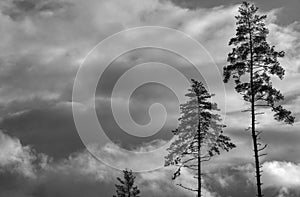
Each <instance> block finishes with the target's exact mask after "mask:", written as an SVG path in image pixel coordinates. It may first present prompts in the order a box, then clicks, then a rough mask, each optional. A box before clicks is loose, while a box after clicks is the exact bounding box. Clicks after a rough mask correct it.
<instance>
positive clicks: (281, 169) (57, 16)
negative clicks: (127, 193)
mask: <svg viewBox="0 0 300 197" xmlns="http://www.w3.org/2000/svg"><path fill="white" fill-rule="evenodd" d="M239 3H240V1H236V0H227V1H226V0H224V1H220V0H210V1H206V0H203V1H199V0H107V1H105V0H87V1H82V0H3V1H1V2H0V128H1V130H0V197H2V196H3V197H7V196H10V197H14V196H15V197H25V196H26V197H33V196H34V197H48V196H49V197H50V196H56V197H60V196H61V197H62V196H64V197H65V196H72V197H79V196H85V197H96V196H98V197H99V196H103V197H106V196H112V195H113V193H114V190H115V188H114V183H115V182H116V177H117V176H120V175H121V172H120V171H119V170H117V169H115V168H112V167H111V166H109V165H106V164H104V163H102V162H101V161H99V160H97V159H95V158H94V157H93V156H92V155H91V154H90V152H89V151H87V150H86V147H85V145H84V143H83V142H82V140H81V138H80V137H79V134H78V132H77V129H76V126H75V123H74V119H73V115H72V104H73V105H74V102H73V103H72V89H73V85H74V80H75V76H76V73H77V71H78V70H79V68H80V64H81V63H82V62H83V60H84V58H85V57H86V55H87V54H88V53H89V52H90V50H91V49H92V48H93V47H95V46H96V45H97V44H98V43H99V42H100V41H102V40H104V39H105V38H107V37H109V36H111V35H113V34H115V33H118V32H120V31H122V30H126V29H128V28H133V27H140V26H163V27H168V28H172V29H175V30H180V31H182V32H184V33H186V34H187V35H189V36H191V38H193V39H195V40H196V41H198V42H199V43H201V44H202V46H203V47H204V48H205V50H207V52H208V53H209V54H210V55H211V57H212V59H213V62H212V61H211V60H210V61H207V59H205V58H203V56H201V55H199V54H198V51H194V50H193V49H192V48H190V47H189V45H187V44H186V42H182V41H180V40H179V39H177V37H174V36H170V35H166V34H159V35H154V36H153V35H152V36H153V37H154V38H157V39H159V42H160V43H162V44H170V43H171V44H170V46H171V45H172V46H173V47H175V48H176V47H177V48H178V50H179V51H180V50H181V51H183V52H184V53H186V54H188V55H190V56H191V58H192V59H195V60H196V61H197V62H196V64H197V65H196V67H197V68H198V69H200V71H202V72H200V73H198V72H197V71H198V70H197V69H196V68H195V67H194V65H192V64H191V62H189V61H187V60H186V59H184V58H183V57H182V56H180V55H181V54H176V53H173V52H172V51H168V50H163V49H153V48H144V49H139V50H133V51H130V52H128V53H124V54H117V55H118V56H116V57H117V58H116V59H114V61H111V64H110V65H109V66H108V67H107V69H106V70H105V71H104V74H103V76H102V77H101V79H100V80H99V83H98V86H97V91H96V93H95V97H96V98H95V106H96V111H97V115H98V119H99V122H100V123H101V125H102V127H103V129H104V130H105V133H106V135H107V136H108V138H109V139H110V140H111V142H109V143H105V144H102V147H100V148H99V147H96V148H95V147H94V151H95V152H97V153H99V155H101V156H105V160H106V161H107V162H110V163H111V164H115V165H116V166H122V167H129V168H134V169H144V170H145V169H147V168H148V169H153V168H155V167H157V166H161V164H162V163H163V158H164V156H165V155H166V151H165V150H164V149H163V148H162V149H160V151H157V152H154V153H153V154H152V155H151V157H148V156H146V155H145V156H140V154H139V152H145V151H146V152H147V151H151V150H155V149H157V148H159V147H161V146H162V145H165V144H166V143H167V142H168V141H169V140H172V133H171V131H172V130H173V129H175V128H176V127H177V124H178V122H177V118H178V117H179V103H180V99H178V98H177V97H176V95H175V93H174V92H173V91H172V88H171V87H167V86H164V85H161V84H158V83H154V82H153V83H147V84H144V85H141V86H140V87H136V89H135V90H134V92H133V94H132V95H131V97H130V102H129V101H128V100H126V93H127V91H129V89H131V88H132V87H131V86H130V85H127V86H126V85H125V88H121V89H119V91H120V93H118V97H117V98H114V99H117V101H118V105H119V107H122V106H128V109H129V111H130V115H131V118H132V119H133V120H134V121H135V122H136V123H137V124H141V125H147V124H148V123H149V122H150V123H151V121H153V122H154V123H153V125H152V126H153V128H155V126H156V124H158V123H157V122H155V121H156V120H157V121H160V120H162V119H164V117H165V115H166V122H165V124H164V125H163V127H162V128H160V130H159V131H158V132H156V133H155V134H154V135H150V134H152V133H149V131H148V130H147V131H146V130H145V131H144V130H141V132H143V133H142V134H143V135H145V136H147V137H138V136H133V135H131V134H130V133H127V132H124V131H123V130H122V128H120V126H119V125H118V124H117V122H116V120H115V119H114V117H113V115H112V109H111V105H110V104H111V103H110V102H111V100H110V99H111V97H112V92H113V88H114V86H115V85H116V82H117V80H118V79H119V78H120V77H121V76H122V75H123V74H124V73H125V72H126V71H128V70H130V69H132V68H133V67H134V66H135V65H139V64H142V63H146V62H154V61H156V62H161V63H164V64H168V65H170V66H172V67H174V68H176V69H177V70H178V71H179V72H180V73H182V74H183V75H184V76H185V77H187V78H189V79H190V78H196V79H198V80H200V81H203V83H204V84H205V85H207V86H208V87H210V89H215V92H213V93H216V96H215V97H216V101H218V102H220V103H218V104H220V107H221V109H225V108H223V107H222V105H223V104H224V106H225V107H226V119H225V124H226V125H227V128H226V129H225V133H226V135H229V136H230V137H231V138H232V140H233V142H234V143H235V144H236V145H237V148H236V149H234V150H232V151H231V152H229V153H224V154H222V155H220V156H218V157H216V158H214V159H213V160H212V161H210V163H208V164H204V170H205V171H206V172H207V175H206V178H205V188H203V191H204V194H205V196H207V197H229V196H231V197H240V196H245V197H248V196H249V197H250V196H251V197H253V196H254V193H255V181H254V169H253V165H252V162H253V158H252V155H253V153H252V143H251V138H250V133H248V132H246V131H245V129H246V128H247V127H248V126H249V122H250V121H249V115H248V114H247V113H242V112H241V111H242V110H244V109H246V108H247V106H246V105H245V103H244V101H243V100H242V98H241V96H240V95H238V94H237V93H236V92H235V91H234V86H233V84H232V83H229V84H225V85H224V86H222V87H219V86H218V83H217V82H218V80H220V78H219V76H217V75H216V73H215V72H213V71H216V70H217V71H220V73H221V72H222V67H223V66H224V65H226V58H227V54H228V53H229V52H230V47H229V46H228V42H229V39H230V38H231V37H233V36H234V35H235V28H236V27H235V18H234V16H235V15H236V14H237V10H238V6H239ZM256 5H257V6H258V7H260V8H261V9H260V13H263V14H267V15H268V19H267V21H266V23H267V26H268V28H269V30H270V35H269V37H268V41H269V42H270V43H271V44H272V45H275V46H276V49H278V50H284V51H285V52H286V56H285V58H283V59H282V60H281V64H282V66H283V67H284V68H285V70H286V75H285V78H284V79H283V80H282V81H281V80H278V79H274V80H273V85H274V86H275V87H276V88H278V89H280V90H281V92H282V93H283V94H284V96H285V100H284V101H283V102H282V103H281V104H283V105H284V106H285V107H286V108H287V109H289V110H291V111H292V112H293V115H294V116H295V117H296V119H295V123H294V125H293V126H290V125H284V124H282V123H278V122H276V121H275V120H273V116H272V113H271V112H270V111H266V113H265V114H264V115H262V116H260V117H259V119H260V122H261V124H260V129H261V130H262V131H264V134H263V135H262V140H263V142H265V143H268V144H269V146H268V149H267V152H268V155H267V156H266V157H264V159H263V160H262V163H263V169H264V174H263V178H262V179H263V182H264V185H263V189H264V193H265V195H266V196H276V197H277V196H278V197H279V196H280V197H283V196H289V197H293V196H295V197H296V196H300V190H299V188H300V151H299V150H300V144H299V140H300V124H299V121H300V89H299V82H300V45H299V43H300V42H299V41H300V24H299V21H300V16H299V9H300V1H299V0H287V1H281V0H273V1H270V0H260V1H257V2H256ZM150 34H151V32H150ZM150 38H151V35H150V37H149V39H150ZM127 39H132V40H133V42H132V43H131V44H132V46H134V45H135V44H136V43H137V42H142V41H143V39H145V37H141V36H140V35H139V34H134V35H130V37H126V36H124V37H122V38H121V39H120V40H118V42H116V43H114V44H111V45H108V46H107V48H106V50H105V51H101V53H95V54H94V55H93V57H94V58H95V59H92V60H90V63H91V68H92V70H91V73H90V74H89V75H86V76H85V78H84V81H81V82H80V85H81V86H80V88H81V89H82V91H83V92H84V91H85V90H86V89H87V88H88V87H89V85H90V83H91V81H93V80H95V79H94V78H93V76H94V74H93V72H94V70H96V69H99V68H100V69H101V68H106V67H105V66H106V65H104V62H105V61H106V59H107V58H108V57H110V56H112V54H113V52H115V50H116V49H120V48H122V47H124V46H128V44H126V43H127V42H128V40H127ZM96 52H97V51H96ZM198 57H199V58H198ZM197 58H198V59H197ZM160 66H161V65H154V63H153V65H152V66H151V65H150V67H147V68H145V67H144V68H142V69H141V70H140V72H141V74H140V75H139V76H140V78H141V79H139V77H135V76H131V78H130V79H132V80H129V82H130V81H131V82H132V81H134V80H138V79H139V80H142V78H147V77H148V76H150V77H159V76H165V77H164V78H165V79H167V80H169V81H170V82H172V83H173V84H176V83H177V81H178V78H177V77H174V76H173V75H172V73H168V69H167V68H164V67H160ZM214 69H215V70H214ZM145 73H146V75H145V76H144V75H143V74H145ZM141 76H142V77H141ZM129 84H130V83H129ZM121 85H122V84H121ZM123 85H124V84H123ZM223 87H225V92H226V99H224V97H222V95H223V93H224V89H222V88H223ZM176 88H177V90H178V92H177V93H179V94H180V95H184V93H185V92H186V86H185V85H184V84H178V85H176ZM223 96H224V95H223ZM155 103H160V104H162V105H163V106H164V107H165V111H166V113H164V112H165V111H163V113H160V112H162V111H159V109H158V111H155V110H154V111H152V112H154V113H152V112H151V110H150V111H149V109H154V107H153V108H151V106H153V104H155ZM77 104H78V103H77ZM82 105H83V104H82V103H80V107H82ZM76 106H77V105H76ZM155 112H156V113H155ZM221 113H222V114H223V115H225V111H221ZM83 114H84V113H83ZM224 117H225V116H224ZM124 120H126V119H124ZM132 130H133V128H132ZM129 132H130V131H129ZM124 150H134V151H135V152H136V153H130V152H126V151H124ZM173 171H174V169H173V168H172V167H167V168H159V169H157V170H151V171H149V172H142V173H137V174H136V176H137V179H136V181H137V184H138V185H139V188H140V190H141V191H142V196H143V197H152V196H153V197H158V196H163V197H165V196H166V197H168V196H170V197H171V196H178V197H184V196H186V197H189V196H194V194H193V193H191V192H189V191H185V190H182V189H180V188H178V187H177V186H176V182H174V181H172V180H171V176H172V172H173ZM191 177H192V175H191V174H190V173H189V172H187V171H184V172H183V175H182V177H181V179H180V180H178V181H182V182H186V183H187V184H190V185H193V184H194V180H193V179H192V178H191Z"/></svg>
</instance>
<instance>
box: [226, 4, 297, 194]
mask: <svg viewBox="0 0 300 197" xmlns="http://www.w3.org/2000/svg"><path fill="white" fill-rule="evenodd" d="M257 10H258V8H257V7H256V6H255V5H253V4H250V3H248V2H243V3H242V5H241V6H240V8H239V15H238V16H236V20H237V22H236V25H237V29H236V36H235V37H233V38H232V39H231V40H230V42H229V45H231V46H233V47H234V48H233V50H232V52H231V53H229V54H228V60H227V61H228V62H229V65H227V66H225V67H224V82H225V83H227V82H228V81H229V80H230V78H233V79H234V82H235V84H236V86H235V89H236V91H237V92H238V93H240V94H241V95H242V96H243V99H244V100H245V101H246V102H248V103H249V104H250V108H249V109H247V110H246V111H249V112H250V113H251V126H250V127H249V130H251V134H252V141H253V147H254V158H255V168H256V182H257V195H258V197H262V196H263V194H262V190H261V185H262V183H261V170H260V168H261V165H260V161H259V157H260V156H262V155H265V154H261V153H260V151H262V150H264V149H265V148H266V146H267V145H262V144H261V143H260V142H258V140H259V139H260V138H259V135H260V134H261V131H258V130H257V129H256V128H255V126H256V124H258V122H257V121H256V116H257V115H258V114H261V113H262V112H257V111H256V110H257V109H258V108H263V109H265V108H270V109H271V110H272V111H273V112H274V117H275V119H276V120H278V121H284V122H285V123H287V124H292V123H293V122H294V117H293V116H291V112H290V111H288V110H286V109H284V108H283V107H282V106H281V105H278V104H276V103H277V102H278V101H281V100H283V99H284V97H283V95H282V94H281V93H280V91H278V90H276V89H275V88H273V86H272V82H271V75H274V76H277V77H279V79H283V76H284V69H283V68H282V67H281V66H280V64H279V61H278V58H281V57H284V52H283V51H280V52H278V51H276V50H275V47H274V46H270V45H269V43H268V42H267V35H268V34H269V31H268V29H267V27H266V25H265V19H266V17H267V16H266V15H258V14H257Z"/></svg>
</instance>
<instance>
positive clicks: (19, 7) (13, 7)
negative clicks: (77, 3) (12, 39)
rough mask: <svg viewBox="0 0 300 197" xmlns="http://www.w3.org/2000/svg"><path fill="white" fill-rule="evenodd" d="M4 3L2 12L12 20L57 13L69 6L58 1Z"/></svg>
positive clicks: (14, 1) (36, 0)
mask: <svg viewBox="0 0 300 197" xmlns="http://www.w3.org/2000/svg"><path fill="white" fill-rule="evenodd" d="M6 2H7V4H6V5H5V6H4V8H2V9H3V10H2V12H3V13H4V14H5V15H8V16H10V17H11V18H12V19H13V20H19V19H23V18H24V17H26V16H30V15H35V14H38V13H42V12H52V13H53V12H57V11H60V10H62V9H65V8H66V7H68V6H70V5H71V4H70V3H67V2H63V1H58V0H12V1H6Z"/></svg>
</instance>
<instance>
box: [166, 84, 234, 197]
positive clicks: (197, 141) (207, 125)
mask: <svg viewBox="0 0 300 197" xmlns="http://www.w3.org/2000/svg"><path fill="white" fill-rule="evenodd" d="M186 96H187V97H188V98H189V100H188V101H187V102H186V103H185V104H182V105H181V106H180V110H181V117H180V118H179V121H180V124H179V127H178V128H177V129H176V130H175V131H173V134H174V135H175V141H174V142H173V143H172V144H171V145H170V147H169V148H168V151H169V154H168V156H166V162H165V165H166V166H168V165H176V166H178V169H177V170H176V172H175V173H174V176H173V179H176V178H177V177H178V176H180V171H181V168H187V169H188V170H191V171H194V173H195V174H196V176H195V178H197V182H198V188H197V189H193V188H191V187H190V186H186V185H182V184H178V185H179V186H181V187H183V188H184V189H187V190H190V191H194V192H197V196H198V197H200V196H201V162H203V161H208V160H210V158H211V157H212V156H214V155H216V154H220V150H221V149H223V150H226V151H229V150H230V149H231V148H234V147H235V145H234V144H233V143H231V142H230V138H229V137H227V136H224V135H223V134H222V132H223V131H222V129H223V128H224V127H225V126H224V125H223V124H221V123H220V121H221V119H220V115H218V114H217V113H214V112H215V111H217V110H218V108H217V105H216V103H211V102H210V101H209V99H210V98H211V97H212V96H213V95H211V94H209V93H208V91H207V90H206V89H205V87H204V86H203V84H202V83H201V82H198V81H196V80H192V86H191V89H189V92H188V93H187V94H186Z"/></svg>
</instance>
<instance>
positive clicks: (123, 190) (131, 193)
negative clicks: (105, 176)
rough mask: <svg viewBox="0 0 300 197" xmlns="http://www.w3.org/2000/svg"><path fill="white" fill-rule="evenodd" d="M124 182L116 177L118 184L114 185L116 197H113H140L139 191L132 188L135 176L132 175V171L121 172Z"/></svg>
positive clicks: (136, 188) (134, 187)
mask: <svg viewBox="0 0 300 197" xmlns="http://www.w3.org/2000/svg"><path fill="white" fill-rule="evenodd" d="M123 177H124V180H122V179H121V178H119V177H117V180H118V181H119V182H120V184H119V185H118V184H115V186H116V193H117V196H115V195H114V196H113V197H140V196H139V194H140V190H139V189H138V187H137V186H134V180H135V176H134V175H133V174H132V170H130V171H129V170H127V169H125V170H123Z"/></svg>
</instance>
